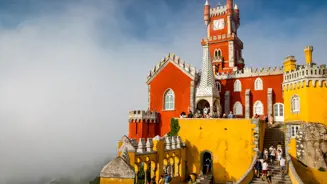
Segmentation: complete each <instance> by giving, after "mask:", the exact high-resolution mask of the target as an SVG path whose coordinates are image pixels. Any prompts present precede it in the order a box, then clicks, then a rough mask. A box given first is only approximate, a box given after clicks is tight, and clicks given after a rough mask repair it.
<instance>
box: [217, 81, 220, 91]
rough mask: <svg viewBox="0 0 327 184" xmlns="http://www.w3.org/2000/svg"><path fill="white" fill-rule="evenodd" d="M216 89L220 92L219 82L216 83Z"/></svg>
mask: <svg viewBox="0 0 327 184" xmlns="http://www.w3.org/2000/svg"><path fill="white" fill-rule="evenodd" d="M216 87H217V89H218V91H219V92H220V91H221V84H220V82H218V81H216Z"/></svg>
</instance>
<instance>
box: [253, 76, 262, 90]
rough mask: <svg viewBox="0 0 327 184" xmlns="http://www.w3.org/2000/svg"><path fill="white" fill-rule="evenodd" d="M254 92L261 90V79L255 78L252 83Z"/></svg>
mask: <svg viewBox="0 0 327 184" xmlns="http://www.w3.org/2000/svg"><path fill="white" fill-rule="evenodd" d="M254 90H256V91H258V90H263V81H262V79H261V78H259V77H258V78H256V79H255V81H254Z"/></svg>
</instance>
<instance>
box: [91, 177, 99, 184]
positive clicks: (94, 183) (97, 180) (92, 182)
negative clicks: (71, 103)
mask: <svg viewBox="0 0 327 184" xmlns="http://www.w3.org/2000/svg"><path fill="white" fill-rule="evenodd" d="M89 184H100V177H99V176H97V177H95V178H94V179H93V180H92V181H90V182H89Z"/></svg>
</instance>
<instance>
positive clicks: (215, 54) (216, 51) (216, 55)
mask: <svg viewBox="0 0 327 184" xmlns="http://www.w3.org/2000/svg"><path fill="white" fill-rule="evenodd" d="M214 56H215V57H218V50H217V49H216V50H215V53H214Z"/></svg>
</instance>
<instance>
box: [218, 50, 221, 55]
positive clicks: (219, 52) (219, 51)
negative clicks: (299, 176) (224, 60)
mask: <svg viewBox="0 0 327 184" xmlns="http://www.w3.org/2000/svg"><path fill="white" fill-rule="evenodd" d="M218 57H221V50H220V49H219V50H218Z"/></svg>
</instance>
